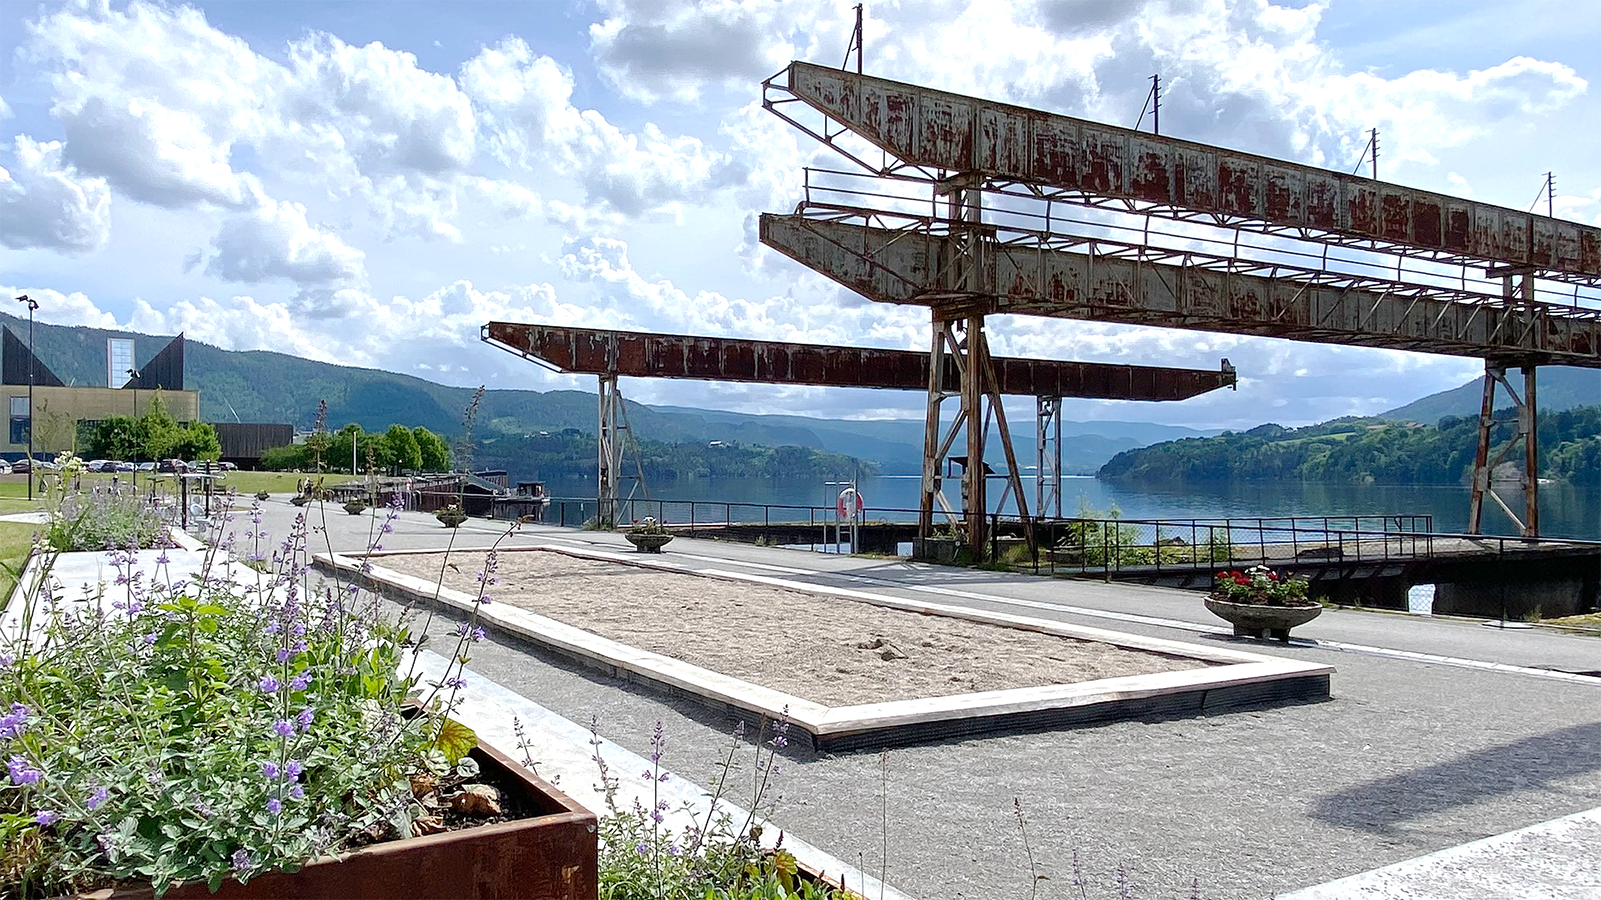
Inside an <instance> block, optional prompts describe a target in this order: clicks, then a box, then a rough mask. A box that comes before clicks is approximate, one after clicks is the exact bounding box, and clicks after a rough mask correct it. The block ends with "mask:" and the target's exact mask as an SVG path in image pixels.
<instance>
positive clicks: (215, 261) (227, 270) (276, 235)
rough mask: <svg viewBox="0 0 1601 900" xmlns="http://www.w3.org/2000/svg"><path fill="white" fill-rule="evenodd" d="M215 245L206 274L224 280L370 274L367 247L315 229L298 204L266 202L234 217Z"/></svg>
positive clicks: (309, 281)
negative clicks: (365, 255) (354, 245)
mask: <svg viewBox="0 0 1601 900" xmlns="http://www.w3.org/2000/svg"><path fill="white" fill-rule="evenodd" d="M212 249H213V251H214V253H215V255H214V256H212V257H211V259H210V260H209V261H208V262H207V263H206V273H207V274H209V275H213V276H215V277H217V278H221V279H223V280H224V281H236V282H246V283H256V282H263V281H272V280H278V279H283V280H288V281H292V282H294V283H296V284H298V285H302V286H310V285H327V284H333V283H344V282H352V281H359V280H361V279H362V278H363V277H364V275H365V269H364V267H363V255H362V253H361V251H359V250H356V249H354V248H352V247H349V246H347V245H346V244H345V243H344V242H343V241H341V240H340V239H339V237H338V236H337V235H334V234H331V233H329V232H327V231H324V230H322V229H319V228H316V227H314V226H313V225H312V224H311V223H310V222H309V221H307V219H306V208H305V207H304V206H301V205H300V204H298V203H279V202H276V201H273V200H265V201H263V202H262V205H261V206H259V207H258V208H256V209H253V210H251V211H249V212H245V213H237V214H235V215H233V216H231V217H229V219H228V220H227V221H226V222H224V223H223V226H222V230H221V231H219V232H218V233H217V237H216V238H215V239H214V240H213V242H212Z"/></svg>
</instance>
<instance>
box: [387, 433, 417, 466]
mask: <svg viewBox="0 0 1601 900" xmlns="http://www.w3.org/2000/svg"><path fill="white" fill-rule="evenodd" d="M383 445H384V446H383V450H384V453H383V456H384V462H385V463H386V464H388V465H391V466H399V467H400V468H401V469H403V470H405V469H409V470H411V471H414V472H415V471H417V470H418V469H421V468H422V448H421V447H419V446H418V445H417V437H416V436H415V435H413V434H412V433H411V429H409V428H407V427H406V426H404V425H391V426H389V430H388V431H386V432H384V437H383Z"/></svg>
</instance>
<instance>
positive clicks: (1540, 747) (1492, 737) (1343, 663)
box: [223, 497, 1601, 900]
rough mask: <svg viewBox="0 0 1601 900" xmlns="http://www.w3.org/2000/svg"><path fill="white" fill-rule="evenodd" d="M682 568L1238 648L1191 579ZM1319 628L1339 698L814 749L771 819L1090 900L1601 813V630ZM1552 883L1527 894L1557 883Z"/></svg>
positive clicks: (1289, 649) (851, 564)
mask: <svg viewBox="0 0 1601 900" xmlns="http://www.w3.org/2000/svg"><path fill="white" fill-rule="evenodd" d="M286 501H287V498H286V497H275V498H274V499H272V500H269V501H267V502H266V503H264V504H262V505H261V513H260V516H261V523H260V526H259V530H265V531H267V532H268V533H269V534H270V535H271V537H270V538H267V539H266V540H268V541H276V540H280V539H281V538H282V536H283V535H284V534H285V533H287V531H288V529H289V527H290V525H291V523H292V521H293V519H294V517H295V516H296V515H298V514H300V512H301V510H298V509H296V508H295V507H293V506H291V505H290V504H288V503H287V502H286ZM233 516H234V519H233V521H231V522H226V523H223V527H224V528H225V529H228V530H232V531H235V532H236V533H237V534H238V535H246V534H248V533H250V532H253V531H256V530H258V526H257V525H256V524H255V523H253V522H250V521H249V518H250V513H249V512H248V511H246V510H244V509H239V510H236V511H234V513H233ZM310 519H311V522H312V525H311V529H312V531H313V534H312V544H313V548H314V549H319V550H320V549H333V550H335V551H339V552H350V551H356V550H360V549H361V548H363V547H366V546H369V545H370V544H371V543H372V542H373V541H374V540H377V541H378V542H379V543H381V544H382V545H383V547H384V548H385V549H426V548H442V547H444V546H446V545H447V543H451V542H453V544H454V547H455V548H456V549H457V550H467V549H482V548H484V547H488V546H490V545H491V544H495V543H497V542H498V543H499V544H500V546H502V547H507V548H512V547H518V546H524V547H526V546H535V545H552V546H579V547H599V548H604V549H610V550H626V549H629V548H628V546H627V544H626V543H625V542H624V540H623V538H622V536H621V535H618V534H612V533H602V532H586V531H581V530H577V529H567V528H556V527H549V526H541V525H527V526H521V527H520V528H518V529H516V530H515V531H513V532H512V533H510V534H508V526H507V524H506V523H494V522H485V521H481V520H470V521H469V522H468V523H467V524H464V525H463V526H462V527H461V528H459V529H454V530H451V529H445V528H443V527H442V526H441V525H440V524H439V523H438V522H437V521H436V520H434V519H433V518H432V516H428V515H424V514H417V513H403V514H401V515H400V516H399V517H398V518H397V519H396V520H395V521H394V523H393V528H392V530H391V531H389V532H388V533H380V527H379V526H380V525H381V523H382V521H383V519H382V517H381V516H374V515H373V514H371V513H366V514H363V515H359V516H350V515H347V514H346V513H345V511H344V510H343V509H342V508H340V507H337V506H333V505H329V506H328V507H327V508H326V510H324V511H319V510H316V509H315V508H311V514H310ZM245 543H248V541H240V544H241V545H242V544H245ZM659 560H660V561H663V562H668V563H671V564H674V565H680V566H683V567H684V568H686V569H687V570H690V571H706V570H718V571H737V572H743V573H748V574H762V575H769V576H774V577H782V578H785V579H789V580H795V581H810V582H814V583H817V584H823V585H833V586H848V587H850V588H852V589H854V590H865V591H871V592H879V593H883V594H886V595H889V596H898V597H916V598H918V599H921V600H925V601H926V600H929V599H936V600H937V601H938V602H940V603H945V604H952V605H966V606H971V607H973V608H978V609H995V610H1002V611H1007V612H1014V613H1017V612H1022V613H1024V614H1026V615H1031V616H1036V617H1041V618H1052V619H1060V620H1062V621H1067V622H1073V623H1077V624H1085V625H1092V626H1096V627H1102V628H1112V629H1116V630H1123V631H1129V632H1134V633H1139V634H1151V635H1157V636H1161V637H1166V638H1172V639H1177V640H1188V641H1193V642H1209V641H1220V642H1232V641H1234V640H1235V639H1234V638H1233V637H1232V636H1231V635H1230V634H1229V633H1228V630H1227V626H1225V625H1223V623H1221V622H1219V621H1218V620H1216V619H1214V618H1212V616H1211V614H1210V613H1208V612H1207V611H1206V610H1205V609H1204V607H1202V605H1201V602H1200V595H1199V594H1196V593H1193V592H1185V591H1177V590H1169V589H1163V588H1146V587H1132V586H1126V585H1117V584H1102V583H1097V582H1084V581H1066V580H1061V579H1050V578H1040V577H1033V576H1024V575H1012V574H1007V573H999V572H988V571H982V570H975V569H956V568H948V567H939V566H930V565H924V564H919V563H911V562H907V561H905V560H897V559H885V558H866V557H850V556H841V555H835V554H822V553H813V552H807V551H802V550H786V549H781V548H770V547H756V546H751V545H743V544H732V543H720V542H711V541H700V540H691V539H687V538H679V539H677V540H675V541H674V542H673V543H672V544H671V545H670V546H669V547H668V548H667V550H666V552H665V553H664V554H663V555H662V557H660V558H659ZM441 627H443V625H441ZM662 627H664V628H665V627H671V623H662ZM1296 636H1297V638H1298V639H1297V640H1295V641H1293V642H1291V643H1290V644H1288V645H1281V644H1277V643H1258V642H1248V646H1249V647H1250V649H1253V650H1257V651H1261V652H1267V653H1271V654H1274V655H1282V656H1286V657H1292V658H1296V659H1303V660H1309V661H1316V662H1321V663H1327V664H1330V665H1333V666H1335V667H1336V668H1337V670H1338V671H1337V674H1335V676H1334V678H1333V698H1332V699H1331V700H1329V701H1327V702H1321V703H1313V704H1304V705H1293V706H1277V707H1264V708H1258V709H1250V710H1244V711H1237V712H1230V713H1224V714H1220V715H1212V716H1206V717H1198V718H1181V719H1161V720H1153V721H1126V722H1115V723H1110V724H1102V725H1097V726H1094V727H1089V728H1081V729H1073V730H1063V731H1053V732H1037V733H1016V732H1014V733H1005V734H996V735H991V736H985V737H975V738H964V739H960V740H950V741H946V742H942V743H934V744H928V745H923V746H917V747H909V748H901V749H895V750H891V751H888V752H886V753H878V752H869V753H842V754H814V753H810V752H807V751H801V750H795V749H793V748H792V750H791V752H790V757H791V758H790V759H789V760H788V762H787V763H786V764H785V765H784V766H783V772H782V775H781V778H780V787H779V790H780V791H781V793H782V795H783V797H782V800H781V801H780V803H779V804H778V806H777V808H776V809H775V810H774V811H773V813H772V816H771V818H772V819H773V820H774V821H775V822H777V823H779V824H781V825H782V826H783V827H785V828H787V829H788V830H789V831H791V832H792V833H794V834H796V835H798V836H800V837H802V838H804V839H805V840H807V841H809V842H810V843H811V844H814V845H816V846H818V847H820V848H822V849H823V850H825V851H827V852H829V853H831V854H833V855H834V856H836V857H838V858H839V859H842V860H845V861H847V862H851V863H854V864H856V865H857V866H859V868H861V869H862V870H864V871H867V872H870V873H873V874H883V875H884V876H885V880H886V881H888V882H889V883H890V884H892V885H894V886H895V887H897V888H899V889H900V890H902V891H904V892H905V893H906V894H908V895H910V896H915V897H923V898H940V897H984V898H996V897H1006V898H1011V897H1019V898H1021V897H1033V896H1036V895H1037V896H1040V897H1052V896H1067V895H1071V896H1075V897H1076V896H1079V891H1078V888H1077V887H1076V886H1075V882H1076V881H1082V882H1084V884H1085V886H1086V887H1085V893H1086V894H1087V895H1088V896H1090V897H1096V896H1130V897H1138V898H1167V897H1173V898H1189V897H1192V896H1199V897H1205V898H1235V897H1239V898H1265V897H1269V896H1274V895H1284V894H1286V893H1288V892H1292V891H1295V890H1298V889H1303V888H1308V887H1311V886H1315V885H1320V884H1323V883H1325V882H1331V881H1334V880H1335V879H1339V878H1343V877H1346V876H1351V875H1354V874H1357V873H1363V872H1367V871H1369V870H1373V869H1377V868H1379V867H1383V866H1389V865H1392V864H1397V863H1402V862H1404V861H1407V860H1411V859H1414V858H1416V857H1423V856H1426V855H1428V854H1435V853H1437V852H1439V851H1443V850H1448V849H1449V848H1455V847H1459V846H1460V845H1466V844H1470V843H1471V842H1474V841H1479V840H1481V839H1485V838H1490V837H1492V836H1496V835H1501V834H1503V833H1506V832H1512V831H1515V830H1517V829H1523V828H1526V827H1528V826H1532V825H1536V824H1538V823H1543V822H1547V821H1549V820H1555V819H1559V818H1561V817H1564V816H1569V815H1572V814H1575V813H1581V812H1584V811H1587V810H1592V809H1594V808H1596V807H1601V679H1598V678H1594V677H1587V676H1585V675H1582V674H1578V673H1584V672H1593V671H1595V670H1598V669H1601V639H1598V638H1595V637H1588V636H1577V635H1569V634H1561V633H1556V632H1552V631H1548V630H1543V629H1529V630H1510V629H1508V630H1503V629H1498V628H1487V627H1484V626H1483V625H1481V624H1479V623H1476V622H1472V621H1467V620H1458V619H1444V618H1433V617H1427V616H1407V615H1399V614H1391V613H1381V612H1368V611H1358V610H1329V611H1326V612H1325V613H1324V614H1323V615H1322V616H1321V617H1320V618H1319V619H1317V620H1316V621H1314V622H1313V623H1311V624H1309V625H1307V626H1304V627H1302V628H1300V629H1297V631H1296ZM795 639H796V640H805V639H806V636H805V635H796V636H795ZM752 652H755V653H760V652H761V648H760V647H753V648H752ZM472 668H473V669H474V670H475V671H476V672H478V673H479V674H481V675H483V676H485V677H487V678H489V679H492V680H493V681H495V682H497V683H499V684H500V685H503V686H505V687H506V688H508V689H510V690H512V691H514V692H516V693H517V694H520V695H522V696H524V697H527V698H530V699H533V700H535V701H537V702H538V703H539V704H541V705H542V706H543V707H545V708H547V709H549V710H550V711H551V712H553V713H555V714H557V715H559V716H561V717H564V718H566V719H569V720H571V721H574V722H581V723H588V722H590V721H591V719H592V718H593V719H595V720H597V721H598V728H599V731H600V733H601V734H602V735H604V736H605V737H606V738H608V739H610V740H612V741H615V742H616V743H617V744H619V745H621V746H624V747H627V748H628V749H630V750H632V751H634V752H637V753H641V754H642V755H649V753H650V737H651V733H652V730H653V728H654V727H655V725H656V724H657V723H658V722H661V723H662V724H663V727H664V729H665V733H666V735H667V749H666V758H667V759H668V760H669V762H670V765H671V766H672V768H673V769H674V770H675V771H676V772H678V773H679V774H680V775H682V776H684V777H688V778H691V779H696V780H698V782H699V783H700V784H701V785H702V786H706V785H708V784H709V783H710V781H711V779H712V776H713V775H714V774H715V772H716V771H717V769H716V762H717V760H718V758H719V755H720V753H721V752H723V750H724V749H725V748H726V746H727V743H728V734H729V732H730V731H731V730H732V728H733V727H734V722H733V721H732V719H731V718H729V717H728V716H727V714H725V713H721V712H717V711H714V710H712V709H711V708H709V707H706V706H704V705H701V704H699V703H697V702H695V701H693V700H691V699H689V698H685V697H681V696H668V695H666V694H664V693H661V692H658V691H656V690H653V689H650V688H648V687H644V686H641V685H638V684H631V683H627V682H623V681H620V680H618V679H616V678H613V677H611V676H609V675H606V674H603V673H601V672H598V671H594V670H590V669H586V668H583V667H581V666H578V665H577V664H574V663H572V662H570V661H566V660H563V659H561V658H557V657H552V656H549V655H547V654H545V653H543V652H541V651H537V650H534V649H532V648H530V647H528V646H526V645H523V644H521V643H518V642H516V641H514V640H511V639H508V638H505V637H503V636H498V635H494V636H491V639H490V640H489V641H487V642H486V643H484V644H482V645H479V647H478V648H477V650H476V652H475V655H474V659H473V661H472ZM1019 811H1021V815H1022V824H1021V825H1020V823H1019V817H1018V813H1019ZM1557 861H1559V860H1555V859H1554V860H1553V863H1555V862H1557ZM1536 870H1538V866H1537V867H1536ZM1517 877H1518V878H1519V879H1521V880H1523V881H1528V880H1529V879H1538V878H1539V877H1540V876H1539V873H1538V871H1534V872H1532V873H1531V872H1523V873H1520V874H1519V875H1518V876H1517ZM1529 883H1530V884H1532V885H1533V886H1532V887H1531V888H1530V890H1531V891H1532V892H1531V893H1527V894H1524V895H1525V896H1544V894H1542V893H1541V892H1540V888H1539V885H1538V883H1537V881H1534V882H1529ZM1317 896H1333V895H1330V894H1320V895H1317ZM1353 896H1357V895H1356V894H1353ZM1360 896H1409V897H1410V896H1418V897H1422V896H1429V895H1427V894H1423V893H1394V894H1384V895H1379V894H1361V895H1360ZM1451 896H1454V897H1457V898H1459V900H1467V898H1468V897H1471V896H1473V895H1472V894H1471V893H1467V894H1464V893H1460V892H1458V893H1455V894H1452V895H1451ZM1483 896H1490V895H1488V894H1486V895H1483ZM1495 896H1519V895H1518V894H1511V895H1508V894H1504V893H1502V894H1496V895H1495ZM1552 896H1556V895H1555V894H1552Z"/></svg>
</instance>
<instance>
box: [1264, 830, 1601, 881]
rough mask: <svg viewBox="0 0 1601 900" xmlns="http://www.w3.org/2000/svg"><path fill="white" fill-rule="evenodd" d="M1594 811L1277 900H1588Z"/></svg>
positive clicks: (1596, 835)
mask: <svg viewBox="0 0 1601 900" xmlns="http://www.w3.org/2000/svg"><path fill="white" fill-rule="evenodd" d="M1598 842H1601V808H1597V809H1592V810H1587V811H1585V812H1581V813H1574V814H1573V815H1571V816H1564V817H1562V818H1560V819H1553V820H1552V821H1549V822H1542V823H1540V824H1538V825H1530V826H1529V827H1528V828H1520V829H1518V830H1517V831H1509V832H1507V833H1505V834H1498V835H1494V836H1492V837H1487V838H1484V839H1482V840H1477V841H1473V842H1471V843H1467V844H1461V845H1458V846H1456V847H1448V848H1446V849H1444V850H1441V851H1438V852H1436V853H1430V854H1428V855H1426V856H1419V857H1416V858H1414V859H1409V860H1406V861H1405V862H1399V863H1395V864H1394V865H1389V866H1385V867H1383V868H1380V869H1373V870H1371V871H1368V872H1362V873H1360V874H1357V875H1350V876H1347V877H1345V878H1340V879H1336V880H1334V881H1330V882H1327V883H1325V884H1320V885H1315V886H1313V887H1308V888H1302V889H1301V890H1298V891H1295V892H1293V893H1289V894H1282V895H1280V900H1358V898H1366V900H1507V898H1536V897H1537V898H1540V900H1593V898H1595V897H1601V869H1598V868H1597V867H1596V865H1595V847H1596V844H1597V843H1598Z"/></svg>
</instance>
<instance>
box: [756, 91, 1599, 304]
mask: <svg viewBox="0 0 1601 900" xmlns="http://www.w3.org/2000/svg"><path fill="white" fill-rule="evenodd" d="M763 105H764V106H765V107H766V108H767V109H769V110H770V111H772V112H774V113H775V114H777V115H778V116H780V117H781V118H783V119H784V120H785V121H787V122H789V123H791V124H792V125H794V126H795V127H797V128H799V129H801V130H802V131H804V132H806V133H807V134H810V135H811V136H813V137H815V138H817V139H818V140H819V141H821V142H822V143H824V144H826V145H828V146H830V147H832V148H834V149H835V150H837V151H839V152H840V153H841V154H842V155H843V156H845V157H846V158H847V159H850V160H851V161H853V162H855V163H856V164H857V165H859V166H860V167H861V168H862V169H863V170H864V171H866V172H869V173H872V174H875V175H879V176H882V177H888V178H907V179H916V180H925V181H930V182H936V183H945V182H948V181H950V180H951V179H952V178H953V177H956V178H962V179H965V181H964V186H966V187H973V188H978V189H982V190H986V191H994V192H1000V193H1013V194H1021V195H1026V196H1031V197H1034V198H1037V199H1041V200H1055V201H1062V202H1068V203H1076V204H1081V205H1084V206H1091V207H1098V208H1103V209H1110V210H1118V211H1124V212H1135V213H1138V214H1141V215H1155V216H1161V217H1164V218H1169V219H1173V220H1175V221H1182V222H1195V223H1203V224H1207V225H1214V226H1223V227H1228V228H1233V229H1239V230H1245V231H1254V232H1258V233H1263V234H1274V235H1282V236H1287V237H1292V238H1297V239H1302V240H1309V241H1317V242H1319V243H1323V244H1333V245H1339V246H1348V247H1356V248H1361V249H1367V250H1377V251H1382V252H1385V253H1391V254H1397V255H1403V256H1410V257H1416V258H1419V259H1427V260H1435V261H1444V262H1451V263H1458V264H1464V265H1481V266H1486V267H1488V268H1490V269H1493V270H1497V271H1496V272H1495V273H1496V274H1500V271H1499V270H1503V269H1504V270H1510V271H1515V272H1518V273H1522V272H1529V273H1531V274H1534V275H1536V276H1537V277H1540V278H1547V279H1551V280H1556V281H1567V282H1572V283H1577V284H1585V285H1601V228H1597V227H1595V226H1591V225H1584V224H1580V223H1577V222H1569V221H1564V220H1561V219H1555V218H1551V217H1547V216H1540V215H1535V214H1533V213H1529V212H1523V211H1520V210H1514V209H1508V208H1506V207H1500V206H1495V205H1492V204H1488V203H1482V202H1479V201H1474V200H1468V199H1464V198H1459V197H1452V196H1449V195H1445V194H1438V193H1434V192H1432V191H1425V190H1420V189H1417V188H1410V187H1405V186H1402V185H1397V184H1391V183H1387V182H1383V181H1377V180H1374V179H1370V178H1364V177H1361V176H1357V175H1346V174H1344V173H1340V172H1333V171H1330V170H1327V169H1319V168H1316V167H1312V166H1305V165H1300V164H1298V163H1292V162H1286V161H1284V160H1277V159H1271V158H1268V157H1262V156H1256V155H1253V154H1248V153H1240V152H1238V151H1234V150H1228V149H1226V148H1222V147H1215V146H1211V145H1207V144H1200V143H1195V142H1193V141H1185V140H1179V139H1176V138H1172V137H1167V136H1161V135H1154V134H1148V133H1144V132H1139V131H1134V130H1131V129H1127V128H1119V127H1118V126H1115V125H1107V124H1105V123H1100V122H1091V121H1088V120H1084V119H1077V118H1074V117H1071V116H1064V115H1058V114H1055V113H1048V112H1044V111H1041V110H1035V109H1028V108H1025V107H1019V106H1012V105H1010V104H1005V103H997V102H994V101H990V100H983V99H980V98H976V97H966V96H962V95H960V94H952V93H947V92H944V91H937V90H933V89H931V88H926V87H921V86H918V85H911V84H904V83H901V82H896V81H890V80H887V79H883V78H873V77H871V76H866V75H860V74H856V73H853V72H844V71H839V70H835V69H829V68H826V67H823V66H817V65H812V64H810V63H803V62H795V63H791V64H790V66H789V67H788V68H786V69H785V70H784V71H783V72H781V73H779V74H778V75H775V76H774V77H773V78H770V79H768V80H767V81H766V82H765V83H764V84H763ZM862 141H865V142H866V143H867V144H869V145H871V146H872V147H873V148H876V149H877V150H878V151H880V159H879V160H878V161H876V162H875V161H873V160H871V159H869V158H868V157H869V156H870V155H871V154H868V153H864V152H861V150H860V149H859V147H860V144H861V142H862Z"/></svg>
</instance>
